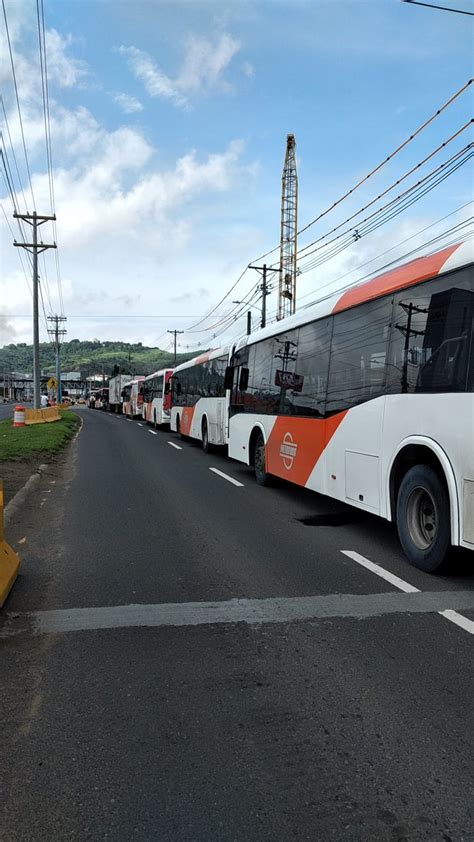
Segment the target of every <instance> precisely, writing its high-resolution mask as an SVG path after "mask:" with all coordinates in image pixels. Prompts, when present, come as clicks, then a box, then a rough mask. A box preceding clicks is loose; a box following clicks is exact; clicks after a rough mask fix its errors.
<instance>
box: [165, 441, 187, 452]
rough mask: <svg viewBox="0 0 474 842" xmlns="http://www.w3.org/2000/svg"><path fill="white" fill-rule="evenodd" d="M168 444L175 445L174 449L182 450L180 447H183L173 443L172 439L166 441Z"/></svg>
mask: <svg viewBox="0 0 474 842" xmlns="http://www.w3.org/2000/svg"><path fill="white" fill-rule="evenodd" d="M168 444H169V445H170V446H171V447H175V448H176V450H182V449H183V448H182V447H181V445H179V444H175V443H174V441H169V442H168Z"/></svg>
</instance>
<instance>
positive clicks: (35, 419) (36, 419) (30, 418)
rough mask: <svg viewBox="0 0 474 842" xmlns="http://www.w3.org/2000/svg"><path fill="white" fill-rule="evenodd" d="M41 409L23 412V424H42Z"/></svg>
mask: <svg viewBox="0 0 474 842" xmlns="http://www.w3.org/2000/svg"><path fill="white" fill-rule="evenodd" d="M42 412H43V410H42V409H27V410H26V412H25V424H26V425H29V424H44V418H43V416H42V414H41V413H42Z"/></svg>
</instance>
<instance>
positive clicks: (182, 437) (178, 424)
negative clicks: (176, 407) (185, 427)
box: [176, 415, 186, 441]
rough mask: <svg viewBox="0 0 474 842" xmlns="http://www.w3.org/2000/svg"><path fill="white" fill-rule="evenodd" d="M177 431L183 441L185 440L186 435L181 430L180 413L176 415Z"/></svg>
mask: <svg viewBox="0 0 474 842" xmlns="http://www.w3.org/2000/svg"><path fill="white" fill-rule="evenodd" d="M176 432H177V434H178V436H179V437H180V439H181V441H184V439H185V438H186V436H184V435H183V433H182V432H181V422H180V419H179V415H177V416H176Z"/></svg>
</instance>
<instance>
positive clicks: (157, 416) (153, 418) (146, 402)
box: [141, 368, 173, 429]
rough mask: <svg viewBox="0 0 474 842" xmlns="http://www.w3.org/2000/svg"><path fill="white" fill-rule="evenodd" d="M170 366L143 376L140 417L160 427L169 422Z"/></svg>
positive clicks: (171, 370) (171, 371)
mask: <svg viewBox="0 0 474 842" xmlns="http://www.w3.org/2000/svg"><path fill="white" fill-rule="evenodd" d="M172 373H173V369H172V368H162V369H160V370H159V371H155V372H154V373H153V374H149V375H148V377H145V379H144V381H143V383H142V384H141V385H142V390H143V406H142V417H143V419H144V421H146V422H147V423H148V424H153V426H154V427H155V429H156V427H160V426H162V425H163V424H169V423H170V417H171V388H170V377H171V375H172Z"/></svg>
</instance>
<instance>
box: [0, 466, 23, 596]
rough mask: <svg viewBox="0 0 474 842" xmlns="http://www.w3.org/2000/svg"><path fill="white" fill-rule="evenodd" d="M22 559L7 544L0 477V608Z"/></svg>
mask: <svg viewBox="0 0 474 842" xmlns="http://www.w3.org/2000/svg"><path fill="white" fill-rule="evenodd" d="M19 569H20V559H19V558H18V556H17V554H16V552H15V550H14V549H13V548H12V547H10V544H7V542H6V540H5V532H4V529H3V480H1V479H0V608H1V607H2V606H3V604H4V602H5V600H6V598H7V596H8V594H9V593H10V590H11V588H12V585H13V582H14V581H15V579H16V577H17V576H18V571H19Z"/></svg>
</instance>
